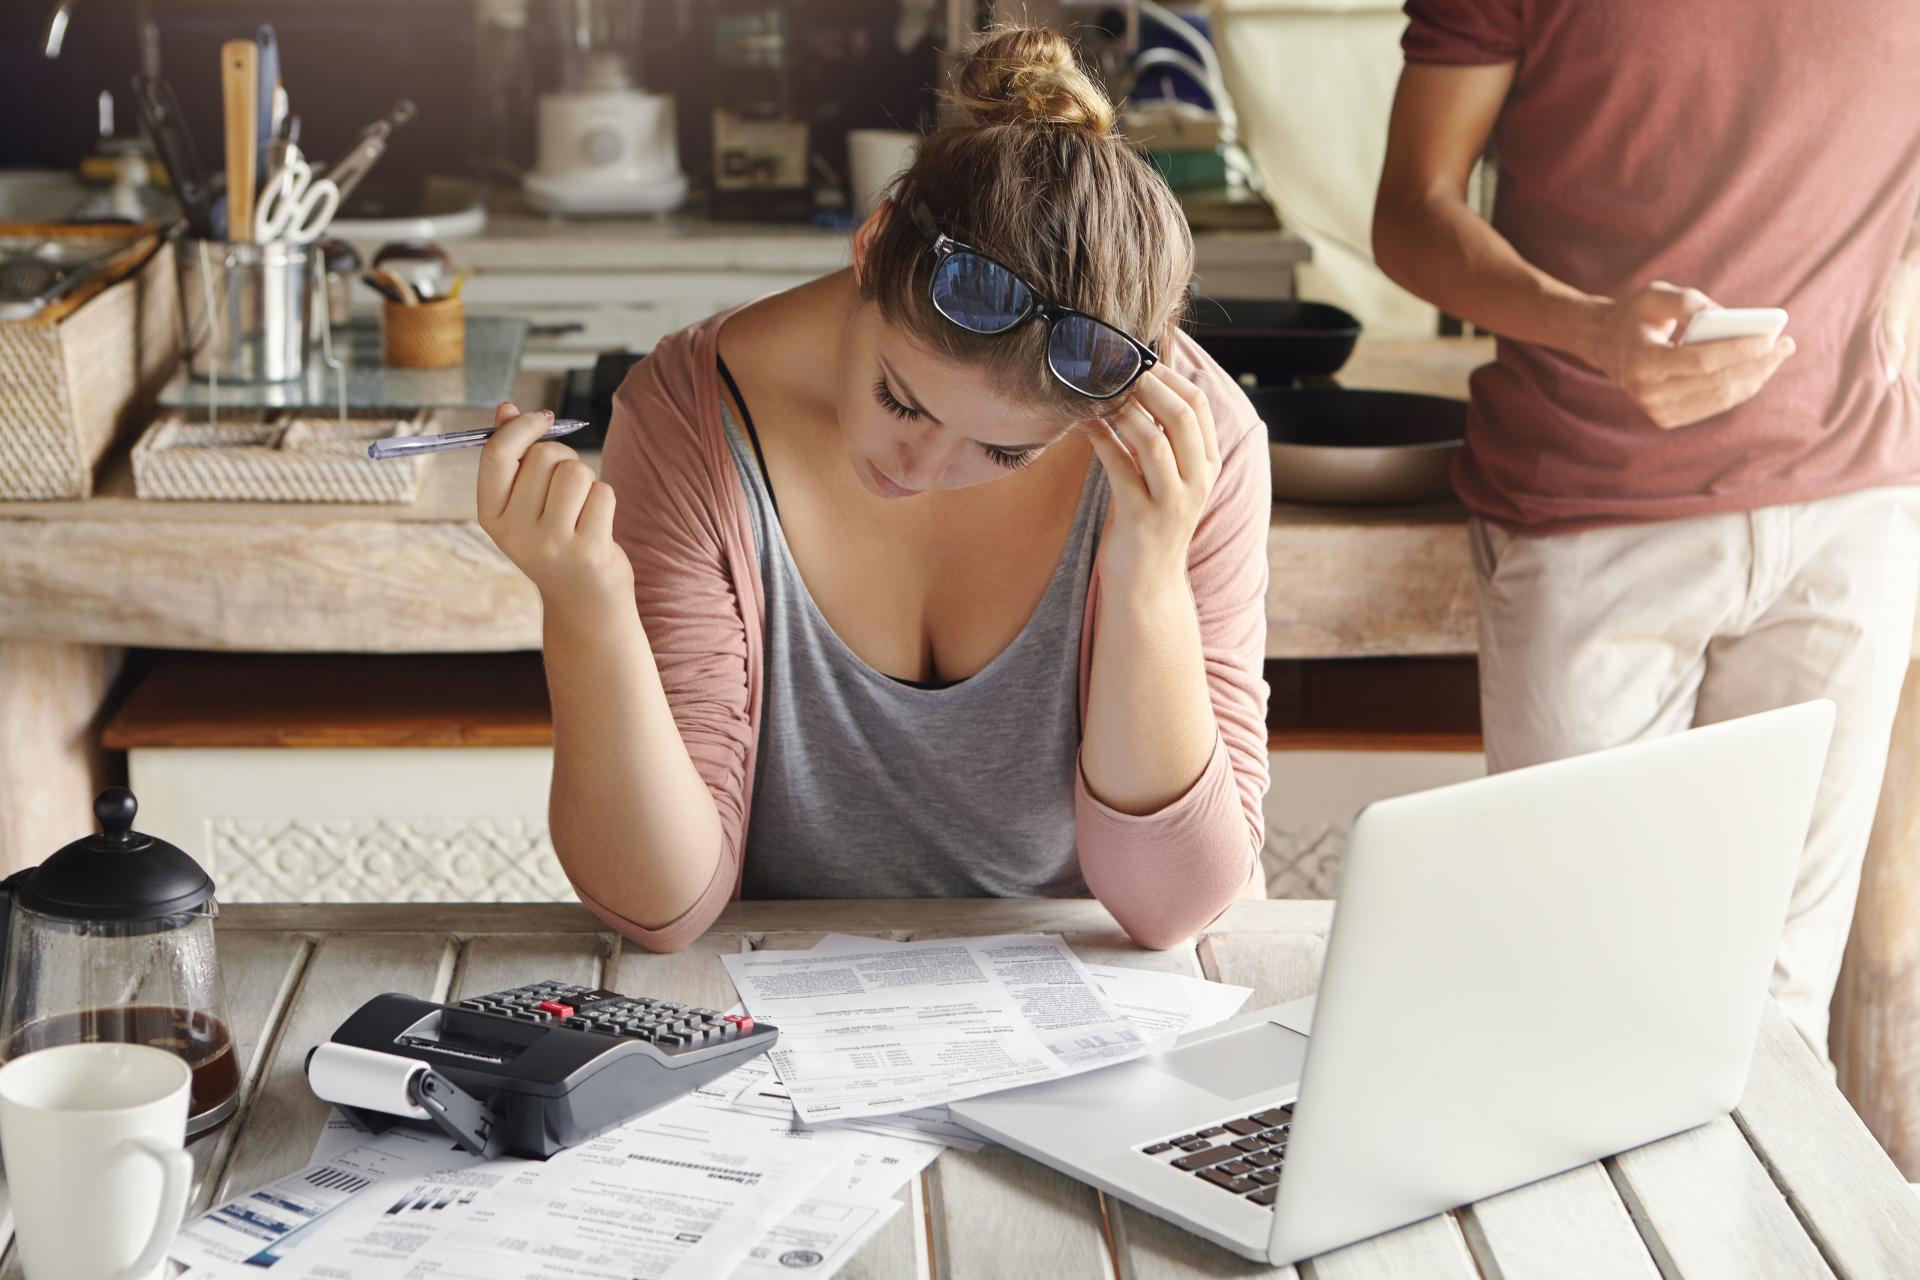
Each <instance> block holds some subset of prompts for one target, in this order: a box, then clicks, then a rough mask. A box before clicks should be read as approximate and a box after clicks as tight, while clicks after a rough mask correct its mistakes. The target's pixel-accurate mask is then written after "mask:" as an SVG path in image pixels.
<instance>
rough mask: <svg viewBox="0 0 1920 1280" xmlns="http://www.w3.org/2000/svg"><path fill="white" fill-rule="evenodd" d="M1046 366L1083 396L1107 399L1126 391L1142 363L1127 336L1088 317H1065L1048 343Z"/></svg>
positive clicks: (1056, 326)
mask: <svg viewBox="0 0 1920 1280" xmlns="http://www.w3.org/2000/svg"><path fill="white" fill-rule="evenodd" d="M1047 363H1048V364H1049V365H1051V366H1052V367H1053V371H1054V373H1055V374H1056V375H1058V377H1059V378H1060V380H1061V381H1062V382H1064V383H1066V384H1067V385H1068V386H1070V387H1072V388H1073V389H1074V390H1075V391H1078V392H1079V393H1080V394H1081V395H1083V396H1089V397H1091V398H1092V399H1095V400H1107V399H1110V398H1112V397H1113V396H1117V395H1119V394H1120V393H1121V392H1122V391H1125V390H1126V389H1127V386H1128V385H1129V384H1130V383H1132V381H1133V380H1134V378H1135V377H1137V376H1138V375H1139V373H1140V366H1141V364H1142V363H1143V362H1142V361H1141V359H1140V353H1139V352H1138V351H1137V350H1135V349H1134V346H1133V344H1132V343H1131V342H1129V341H1127V338H1126V335H1124V334H1122V333H1121V332H1120V331H1119V330H1118V329H1116V328H1114V327H1113V326H1112V325H1109V324H1102V323H1101V322H1100V321H1098V320H1089V319H1088V318H1087V317H1086V316H1065V317H1063V318H1062V319H1061V320H1060V322H1059V323H1058V324H1056V325H1054V326H1053V333H1052V335H1051V336H1050V337H1049V339H1048V341H1047Z"/></svg>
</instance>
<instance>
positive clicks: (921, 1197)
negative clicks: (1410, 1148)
mask: <svg viewBox="0 0 1920 1280" xmlns="http://www.w3.org/2000/svg"><path fill="white" fill-rule="evenodd" d="M1330 920H1331V907H1330V905H1329V904H1327V903H1322V902H1281V901H1275V902H1249V903H1240V904H1236V905H1235V906H1234V907H1232V908H1231V909H1229V911H1228V912H1227V914H1226V915H1225V916H1224V917H1223V918H1222V919H1221V920H1220V921H1219V922H1218V923H1217V924H1216V925H1215V926H1214V927H1213V928H1212V929H1211V930H1209V932H1208V933H1207V934H1206V935H1205V936H1203V937H1202V938H1200V939H1199V940H1198V941H1197V943H1190V944H1188V945H1186V946H1183V947H1179V948H1175V949H1173V950H1170V951H1162V952H1150V951H1141V950H1139V949H1137V948H1135V947H1133V946H1131V945H1130V944H1128V943H1127V941H1126V940H1125V938H1124V937H1123V936H1122V935H1121V934H1120V932H1119V931H1118V929H1117V928H1116V927H1115V925H1114V923H1113V920H1112V917H1110V916H1108V915H1107V913H1106V912H1105V911H1104V910H1103V909H1102V908H1101V907H1100V906H1099V905H1098V904H1097V903H1095V902H1092V901H1053V900H1037V899H1022V900H1000V901H923V902H756V903H736V904H734V905H733V906H731V907H729V908H728V909H727V911H726V912H725V913H724V914H723V915H722V916H721V917H720V921H719V923H718V924H717V925H715V927H714V928H713V930H712V931H711V932H709V933H708V934H707V935H706V936H705V937H703V938H701V939H700V940H699V941H698V942H696V943H695V944H694V945H693V946H692V947H690V948H688V949H687V950H686V951H684V952H681V953H679V954H676V955H665V956H656V955H650V954H647V953H646V952H644V951H640V950H639V949H637V948H634V947H631V946H624V945H621V942H620V940H619V939H617V938H616V937H615V936H613V935H611V934H609V933H607V932H605V931H604V929H603V928H602V927H601V926H600V924H599V923H598V922H597V921H596V920H594V919H593V918H592V917H591V916H589V915H588V914H587V913H586V912H585V911H584V910H582V909H580V908H577V907H573V906H566V905H532V906H518V905H509V906H498V905H485V906H437V905H436V906H426V905H422V906H413V905H393V906H373V907H368V906H345V905H341V906H314V907H307V906H290V907H283V906H238V907H230V908H227V909H226V910H225V911H224V912H223V913H222V916H221V921H220V926H219V930H220V953H221V965H222V969H223V971H224V972H225V975H226V981H227V999H228V1002H229V1005H230V1013H231V1015H232V1018H233V1023H234V1028H235V1031H236V1033H237V1037H238V1041H239V1048H240V1054H241V1061H242V1065H243V1069H244V1072H245V1074H244V1084H243V1086H242V1087H243V1090H244V1092H243V1094H242V1096H241V1102H240V1109H239V1111H238V1113H237V1118H236V1120H235V1121H234V1122H233V1123H231V1124H229V1125H228V1126H227V1127H226V1128H224V1129H223V1130H220V1131H217V1132H216V1133H214V1134H211V1135H209V1136H208V1137H206V1138H204V1139H202V1140H200V1141H198V1142H196V1143H195V1144H194V1145H193V1147H192V1148H191V1150H192V1152H193V1155H194V1159H195V1162H196V1165H197V1166H198V1169H199V1172H200V1177H199V1184H198V1189H197V1193H196V1197H195V1200H194V1205H195V1211H198V1210H200V1209H204V1208H206V1207H208V1206H209V1205H211V1204H213V1203H216V1202H218V1201H220V1200H223V1199H225V1198H227V1197H229V1196H232V1195H235V1194H238V1193H241V1192H244V1191H246V1190H248V1189H250V1188H252V1187H255V1186H258V1185H260V1184H262V1183H265V1182H267V1181H269V1180H271V1179H272V1178H275V1177H277V1176H279V1175H281V1174H284V1173H287V1172H289V1171H291V1170H293V1169H297V1168H299V1167H300V1166H301V1165H303V1164H305V1163H306V1161H307V1157H308V1155H309V1153H310V1152H311V1151H312V1149H313V1143H314V1140H315V1138H316V1137H317V1136H318V1135H319V1132H320V1127H321V1124H322V1121H323V1119H324V1117H325V1115H326V1111H327V1108H326V1105H325V1104H323V1103H321V1102H320V1101H318V1100H317V1099H316V1098H314V1096H313V1095H312V1093H311V1092H309V1091H308V1089H307V1085H306V1080H305V1077H304V1075H303V1073H302V1070H301V1061H302V1059H303V1058H304V1056H305V1054H306V1051H307V1050H308V1048H310V1047H311V1046H312V1045H313V1044H315V1043H316V1042H318V1041H320V1040H323V1039H325V1038H326V1037H327V1036H328V1035H329V1034H330V1033H331V1032H332V1030H333V1029H334V1027H335V1026H337V1025H338V1024H339V1022H340V1021H341V1020H342V1019H343V1018H344V1017H345V1016H346V1015H347V1014H348V1013H349V1012H351V1011H352V1010H353V1009H354V1008H356V1007H357V1006H358V1005H359V1004H360V1003H361V1002H362V1001H363V1000H365V999H367V998H368V997H369V996H372V995H375V994H377V993H379V992H381V991H388V990H400V991H408V992H417V993H420V994H429V993H430V994H432V995H433V996H434V997H436V998H458V997H461V996H465V995H470V994H473V993H476V992H483V991H490V990H497V989H499V988H502V987H508V986H513V985H516V984H518V983H522V982H528V981H532V980H535V979H538V978H559V979H564V980H567V981H573V982H582V983H605V984H606V985H609V986H612V987H615V988H617V989H620V990H624V991H632V992H641V993H647V994H652V995H664V996H669V997H671V998H673V999H677V1000H680V1001H683V1002H686V1003H690V1004H699V1005H708V1006H712V1007H716V1008H720V1007H725V1006H726V1005H728V1004H730V1003H733V1001H734V999H735V996H734V993H733V989H732V985H731V984H730V983H729V982H728V980H727V977H726V974H725V972H724V971H723V970H722V968H721V966H720V963H719V956H720V955H721V954H723V953H727V952H734V951H739V950H742V949H751V948H756V947H778V948H792V947H806V946H811V945H812V944H813V942H814V941H815V940H817V939H818V938H819V936H820V935H821V934H823V933H826V932H829V931H834V930H839V931H849V932H858V933H866V934H872V935H884V936H889V937H896V938H913V937H929V936H941V935H946V936H953V935H983V934H995V933H1007V932H1020V931H1036V932H1048V933H1061V934H1064V935H1065V936H1066V937H1067V939H1068V941H1069V942H1070V943H1071V944H1072V945H1073V947H1074V949H1075V950H1076V951H1077V952H1078V953H1079V954H1080V955H1081V956H1082V957H1083V958H1084V959H1086V960H1088V961H1092V962H1097V963H1105V964H1124V965H1137V966H1140V967H1143V968H1151V969H1159V970H1165V971H1171V972H1176V973H1185V974H1204V975H1205V976H1207V977H1209V978H1216V979H1219V980H1222V981H1227V982H1234V983H1239V984H1241V985H1243V986H1249V987H1252V988H1253V991H1254V994H1253V996H1252V998H1251V1001H1250V1003H1249V1006H1248V1007H1249V1008H1258V1007H1260V1006H1262V1005H1268V1004H1275V1003H1278V1002H1280V1001H1283V1000H1289V999H1292V998H1294V997H1297V996H1301V995H1305V994H1307V993H1308V992H1311V991H1312V990H1313V989H1314V987H1315V986H1316V984H1317V982H1318V977H1319V970H1320V963H1321V959H1322V957H1323V955H1324V953H1325V941H1326V932H1327V929H1328V925H1329V922H1330ZM901 1198H902V1199H903V1200H905V1201H907V1202H908V1208H907V1211H905V1212H902V1213H899V1214H897V1215H896V1216H895V1217H894V1218H893V1220H892V1221H891V1222H890V1223H889V1224H888V1225H887V1227H886V1228H885V1229H884V1230H883V1231H882V1233H881V1234H880V1235H879V1236H877V1237H876V1238H875V1239H874V1240H873V1241H871V1242H870V1243H869V1244H868V1245H867V1247H866V1249H865V1251H864V1252H863V1253H862V1254H861V1255H860V1256H859V1257H858V1258H857V1259H855V1260H854V1262H853V1263H852V1264H851V1265H850V1266H849V1267H848V1268H847V1269H846V1270H845V1271H844V1272H843V1273H842V1274H844V1275H846V1276H849V1277H874V1278H879V1277H887V1278H891V1277H907V1276H914V1275H916V1274H918V1275H929V1276H935V1277H969V1278H971V1277H1002V1276H1008V1277H1012V1276H1035V1277H1048V1278H1053V1277H1060V1278H1063V1280H1064V1278H1066V1277H1079V1276H1084V1277H1088V1278H1089V1280H1093V1278H1096V1277H1104V1276H1108V1275H1112V1274H1117V1275H1119V1276H1121V1277H1200V1276H1234V1275H1281V1276H1285V1277H1289V1278H1291V1277H1292V1276H1294V1275H1296V1274H1299V1275H1302V1276H1306V1277H1309V1278H1310V1280H1361V1278H1364V1277H1381V1278H1382V1280H1386V1278H1388V1277H1394V1278H1399V1280H1455V1278H1457V1280H1484V1278H1485V1277H1493V1276H1500V1277H1505V1278H1506V1280H1526V1278H1528V1277H1542V1278H1543V1280H1545V1278H1551V1280H1581V1278H1588V1277H1590V1278H1595V1280H1598V1278H1599V1277H1634V1278H1635V1280H1654V1278H1655V1277H1658V1276H1665V1277H1668V1278H1669V1280H1671V1278H1673V1277H1686V1278H1687V1280H1707V1278H1710V1277H1726V1278H1727V1280H1756V1278H1758V1277H1826V1276H1839V1277H1863V1278H1864V1277H1892V1276H1912V1275H1916V1274H1920V1199H1917V1198H1916V1197H1915V1196H1914V1194H1913V1193H1912V1191H1910V1190H1909V1188H1908V1187H1907V1184H1906V1183H1905V1182H1903V1181H1902V1180H1901V1178H1900V1175H1899V1173H1898V1172H1897V1171H1896V1170H1895V1169H1894V1167H1893V1165H1892V1163H1891V1162H1890V1161H1889V1160H1888V1159H1887V1157H1886V1156H1885V1155H1884V1154H1883V1153H1882V1152H1881V1150H1880V1148H1879V1147H1878V1146H1877V1145H1876V1144H1875V1143H1874V1141H1873V1138H1872V1137H1871V1136H1870V1135H1869V1134H1868V1133H1867V1131H1866V1129H1865V1128H1864V1127H1863V1126H1862V1125H1861V1123H1860V1121H1859V1119H1858V1118H1856V1117H1855V1115H1854V1113H1853V1112H1852V1110H1851V1109H1849V1108H1848V1106H1847V1104H1846V1100H1845V1099H1843V1098H1842V1097H1841V1096H1840V1094H1839V1092H1838V1091H1837V1090H1835V1089H1834V1087H1833V1085H1832V1084H1831V1083H1829V1081H1828V1080H1827V1078H1826V1075H1825V1074H1824V1073H1823V1072H1822V1071H1821V1069H1820V1068H1819V1067H1818V1065H1816V1063H1815V1062H1814V1060H1813V1057H1812V1056H1811V1055H1810V1054H1809V1053H1808V1052H1807V1051H1806V1049H1805V1047H1804V1046H1802V1044H1801V1043H1800V1041H1799V1040H1798V1038H1797V1037H1795V1035H1794V1033H1793V1032H1792V1031H1791V1030H1790V1029H1789V1028H1788V1026H1787V1024H1786V1021H1785V1019H1784V1018H1782V1017H1781V1016H1780V1014H1779V1013H1778V1011H1776V1010H1774V1009H1772V1008H1771V1006H1770V1007H1769V1011H1768V1017H1767V1020H1766V1023H1765V1026H1764V1027H1763V1028H1762V1031H1761V1036H1760V1043H1759V1047H1758V1052H1757V1053H1756V1056H1755V1059H1754V1066H1753V1075H1752V1079H1751V1081H1750V1083H1749V1085H1748V1089H1747V1094H1746V1097H1745V1099H1744V1100H1743V1101H1742V1102H1741V1104H1740V1108H1739V1109H1738V1110H1737V1111H1736V1112H1735V1113H1734V1115H1733V1116H1732V1117H1731V1118H1729V1119H1722V1120H1717V1121H1715V1122H1713V1123H1712V1124H1709V1125H1705V1126H1703V1127H1701V1128H1699V1129H1695V1130H1692V1131H1691V1132H1688V1133H1684V1134H1680V1135H1678V1136H1676V1137H1672V1138H1667V1139H1665V1140H1663V1141H1660V1142H1656V1143H1653V1144H1651V1145H1650V1146H1646V1147H1642V1148H1640V1149H1638V1150H1635V1151H1630V1152H1627V1153H1625V1154H1623V1155H1620V1156H1616V1157H1614V1158H1612V1159H1610V1160H1605V1161H1601V1162H1600V1163H1598V1164H1592V1165H1587V1166H1585V1167H1583V1168H1580V1169H1576V1170H1574V1171H1572V1172H1570V1173H1565V1174H1562V1175H1560V1176H1558V1177H1555V1178H1550V1179H1548V1180H1546V1181H1544V1182H1540V1183H1536V1184H1534V1185H1532V1186H1529V1187H1523V1188H1521V1189H1519V1190H1517V1191H1512V1192H1508V1193H1507V1194H1505V1195H1501V1196H1496V1197H1494V1198H1492V1199H1489V1200H1484V1201H1481V1202H1480V1203H1478V1204H1476V1205H1473V1206H1471V1207H1469V1208H1465V1209H1461V1210H1458V1211H1456V1212H1454V1213H1450V1214H1446V1215H1443V1216H1441V1217H1436V1218H1432V1219H1429V1220H1427V1221H1425V1222H1421V1223H1417V1224H1415V1225H1413V1226H1410V1227H1406V1228H1403V1229H1402V1230H1399V1231H1396V1232H1393V1233H1391V1234H1389V1235H1386V1236H1383V1237H1380V1238H1377V1239H1375V1240H1371V1241H1366V1242H1363V1243H1361V1244H1357V1245H1353V1246H1351V1247H1349V1248H1346V1249H1342V1250H1339V1251H1337V1252H1335V1253H1331V1254H1327V1255H1325V1256H1323V1257H1321V1258H1318V1259H1316V1260H1315V1261H1314V1262H1313V1263H1312V1264H1311V1268H1310V1270H1309V1269H1306V1268H1302V1269H1301V1270H1300V1271H1299V1272H1297V1273H1296V1272H1295V1270H1294V1269H1292V1268H1288V1269H1283V1270H1282V1271H1280V1272H1274V1271H1272V1270H1270V1269H1268V1268H1265V1267H1259V1266H1255V1265H1253V1264H1251V1263H1249V1262H1246V1261H1245V1260H1243V1259H1241V1258H1239V1257H1237V1256H1235V1255H1233V1254H1230V1253H1227V1252H1226V1251H1225V1250H1222V1249H1219V1248H1217V1247H1216V1246H1214V1245H1211V1244H1208V1243H1206V1242H1204V1241H1202V1240H1199V1239H1197V1238H1196V1237H1194V1236H1191V1235H1188V1234H1186V1233H1184V1232H1182V1231H1179V1230H1177V1229H1175V1228H1173V1227H1171V1226H1169V1225H1167V1224H1166V1223H1163V1222H1161V1221H1160V1220H1159V1219H1157V1218H1154V1217H1151V1216H1150V1215H1147V1214H1143V1213H1140V1212H1138V1211H1137V1210H1135V1209H1133V1208H1132V1207H1130V1206H1128V1205H1126V1204H1123V1203H1121V1202H1119V1201H1117V1200H1113V1199H1110V1198H1107V1197H1104V1196H1102V1195H1100V1194H1099V1193H1097V1192H1095V1191H1093V1190H1092V1189H1090V1188H1088V1187H1086V1186H1083V1185H1081V1184H1080V1183H1077V1182H1074V1181H1072V1180H1070V1179H1068V1178H1065V1177H1063V1176H1061V1175H1059V1174H1057V1173H1054V1172H1053V1171H1051V1170H1049V1169H1046V1168H1044V1167H1042V1166H1040V1165H1037V1164H1035V1163H1033V1162H1032V1161H1029V1160H1027V1159H1026V1158H1024V1157H1022V1156H1019V1155H1015V1154H1014V1153H1012V1152H1010V1151H1008V1150H1006V1149H1004V1148H1000V1147H989V1148H987V1149H985V1150H983V1151H980V1152H978V1153H975V1154H967V1153H965V1152H960V1151H948V1152H946V1153H945V1154H943V1155H942V1156H941V1157H940V1158H939V1160H938V1161H937V1162H936V1163H935V1164H934V1165H933V1166H932V1167H931V1168H930V1169H928V1170H927V1171H926V1172H925V1173H924V1174H922V1175H921V1177H920V1178H919V1179H918V1180H917V1181H916V1182H915V1183H914V1184H912V1185H911V1186H909V1187H908V1188H907V1189H906V1190H905V1191H903V1192H902V1193H901ZM8 1273H9V1274H14V1273H17V1267H14V1266H12V1265H11V1264H9V1272H8ZM506 1274H507V1273H506V1272H504V1271H503V1272H502V1275H503V1277H504V1276H505V1275H506Z"/></svg>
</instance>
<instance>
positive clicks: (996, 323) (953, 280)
mask: <svg viewBox="0 0 1920 1280" xmlns="http://www.w3.org/2000/svg"><path fill="white" fill-rule="evenodd" d="M933 305H934V306H936V307H938V308H939V309H940V314H941V315H943V316H945V317H946V318H947V319H949V320H951V321H953V322H954V323H955V324H957V325H959V326H960V327H961V328H962V329H970V330H972V331H973V332H974V333H1005V332H1006V331H1007V330H1008V329H1011V328H1013V326H1015V325H1016V324H1019V323H1020V321H1021V320H1022V319H1024V318H1025V317H1026V314H1027V311H1028V310H1029V309H1030V308H1031V307H1032V306H1033V293H1032V292H1031V291H1030V290H1029V289H1028V288H1027V286H1026V285H1024V284H1022V283H1020V278H1019V277H1018V276H1016V275H1014V274H1013V272H1011V271H1009V270H1007V269H1006V268H1005V267H1003V266H1001V265H1000V264H999V263H997V262H993V261H990V260H989V259H986V258H983V257H981V256H980V255H979V254H977V253H955V254H950V255H948V256H947V257H946V258H944V259H942V260H941V262H940V264H939V265H938V266H936V267H935V268H934V269H933Z"/></svg>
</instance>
